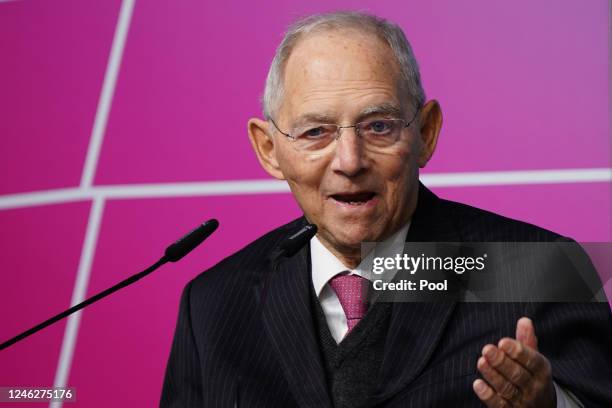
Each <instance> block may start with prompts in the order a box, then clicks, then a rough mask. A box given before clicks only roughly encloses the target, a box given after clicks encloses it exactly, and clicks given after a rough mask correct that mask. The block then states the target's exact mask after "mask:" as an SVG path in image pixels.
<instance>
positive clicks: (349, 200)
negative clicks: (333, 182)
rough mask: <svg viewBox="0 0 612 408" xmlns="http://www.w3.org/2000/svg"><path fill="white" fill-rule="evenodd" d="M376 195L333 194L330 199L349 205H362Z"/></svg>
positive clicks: (366, 193)
mask: <svg viewBox="0 0 612 408" xmlns="http://www.w3.org/2000/svg"><path fill="white" fill-rule="evenodd" d="M375 195H376V194H375V193H372V192H367V191H366V192H360V193H341V194H333V195H332V196H331V198H333V199H334V200H336V201H338V202H340V203H343V204H349V205H355V206H357V205H364V204H366V203H367V202H368V201H370V200H371V199H373V198H374V196H375Z"/></svg>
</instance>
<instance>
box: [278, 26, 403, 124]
mask: <svg viewBox="0 0 612 408" xmlns="http://www.w3.org/2000/svg"><path fill="white" fill-rule="evenodd" d="M399 72H400V71H399V65H398V63H397V61H396V59H395V56H394V54H393V52H392V50H391V48H390V47H389V46H388V44H387V43H386V42H384V41H383V40H381V39H379V38H378V37H377V36H375V35H373V34H368V33H363V32H360V31H357V30H342V31H338V30H328V31H323V32H318V33H314V34H310V35H308V36H307V37H306V38H303V39H301V40H300V41H299V42H298V44H297V45H296V46H295V48H294V49H293V52H292V53H291V55H290V56H289V59H288V60H287V63H286V65H285V72H284V84H283V85H284V89H285V96H284V98H283V104H282V108H281V111H284V114H286V115H289V116H293V117H295V115H299V114H300V113H301V112H303V111H320V110H326V111H337V110H343V111H346V110H347V109H348V110H350V109H355V110H360V109H362V108H363V107H365V106H367V105H372V104H383V103H386V104H394V105H397V106H398V107H399V106H400V105H401V101H400V98H399V94H398V89H399V87H398V84H399V81H398V80H399Z"/></svg>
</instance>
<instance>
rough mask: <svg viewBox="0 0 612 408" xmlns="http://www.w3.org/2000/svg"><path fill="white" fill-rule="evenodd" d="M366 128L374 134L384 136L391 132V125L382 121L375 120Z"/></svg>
mask: <svg viewBox="0 0 612 408" xmlns="http://www.w3.org/2000/svg"><path fill="white" fill-rule="evenodd" d="M368 128H369V130H371V131H373V132H374V133H380V134H384V133H387V132H388V131H389V130H391V125H390V123H389V122H387V121H384V120H375V121H372V122H370V123H369V124H368Z"/></svg>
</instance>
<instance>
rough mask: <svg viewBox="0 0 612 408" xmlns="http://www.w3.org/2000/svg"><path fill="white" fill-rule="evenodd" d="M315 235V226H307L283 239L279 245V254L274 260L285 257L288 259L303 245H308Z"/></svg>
mask: <svg viewBox="0 0 612 408" xmlns="http://www.w3.org/2000/svg"><path fill="white" fill-rule="evenodd" d="M316 234H317V226H316V225H314V224H307V225H305V226H304V227H303V228H302V229H300V230H299V231H298V232H296V233H295V234H293V235H291V236H290V237H289V238H287V239H285V241H283V242H282V243H281V245H280V249H279V252H278V253H277V256H276V258H277V259H278V258H280V257H283V256H284V257H286V258H290V257H292V256H293V255H295V254H296V252H297V251H299V250H300V249H301V248H302V247H303V246H304V245H306V244H307V243H308V241H310V240H311V239H312V237H314V236H315V235H316Z"/></svg>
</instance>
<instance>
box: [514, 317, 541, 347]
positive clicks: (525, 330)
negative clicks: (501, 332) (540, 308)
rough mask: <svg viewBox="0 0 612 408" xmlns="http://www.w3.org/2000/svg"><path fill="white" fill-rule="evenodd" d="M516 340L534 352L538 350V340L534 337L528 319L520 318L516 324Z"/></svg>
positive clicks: (533, 331) (531, 324)
mask: <svg viewBox="0 0 612 408" xmlns="http://www.w3.org/2000/svg"><path fill="white" fill-rule="evenodd" d="M516 339H517V340H518V341H520V342H521V343H523V344H524V345H526V346H529V347H531V348H532V349H534V350H537V349H538V338H537V337H536V335H535V328H534V327H533V322H532V321H531V319H530V318H528V317H521V318H520V319H519V320H518V322H517V323H516Z"/></svg>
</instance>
